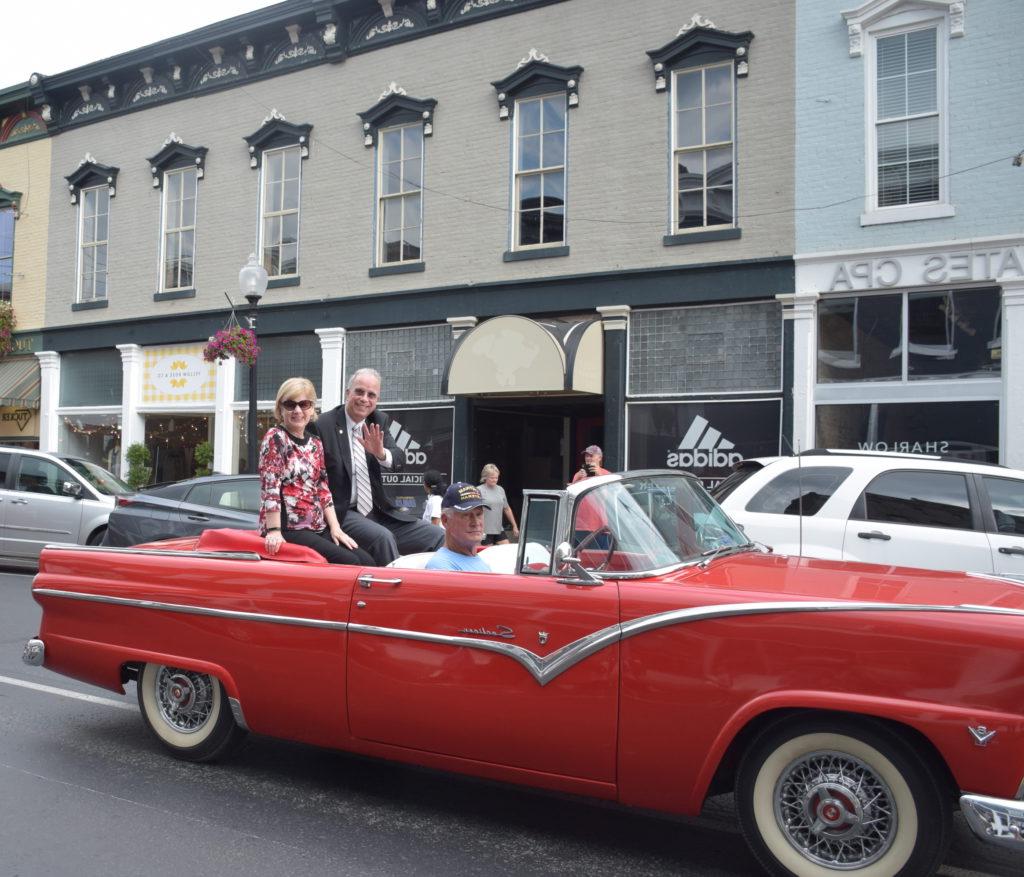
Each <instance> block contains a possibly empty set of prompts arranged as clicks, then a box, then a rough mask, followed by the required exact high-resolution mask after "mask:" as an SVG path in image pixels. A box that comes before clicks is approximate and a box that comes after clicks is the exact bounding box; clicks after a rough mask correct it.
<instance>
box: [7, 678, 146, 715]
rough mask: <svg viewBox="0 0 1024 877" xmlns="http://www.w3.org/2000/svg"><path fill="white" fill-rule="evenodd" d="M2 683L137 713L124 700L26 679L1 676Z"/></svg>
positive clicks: (133, 707)
mask: <svg viewBox="0 0 1024 877" xmlns="http://www.w3.org/2000/svg"><path fill="white" fill-rule="evenodd" d="M0 682H3V683H6V684H7V685H17V686H19V687H20V688H31V689H32V690H33V691H42V692H43V693H45V694H57V695H59V696H60V697H71V698H74V699H75V700H84V701H86V702H87V703H99V704H102V705H103V706H113V707H117V708H118V709H119V710H131V711H132V712H135V709H136V707H135V706H134V705H133V704H130V703H125V702H124V701H122V700H111V699H110V698H109V697H96V695H95V694H82V693H81V692H80V691H69V690H68V689H66V688H54V687H53V686H52V685H40V684H39V683H38V682H27V681H26V680H24V679H12V678H11V677H10V676H0Z"/></svg>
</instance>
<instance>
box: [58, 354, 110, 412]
mask: <svg viewBox="0 0 1024 877" xmlns="http://www.w3.org/2000/svg"><path fill="white" fill-rule="evenodd" d="M122 381H123V370H122V366H121V353H120V351H118V350H116V349H113V348H111V349H109V350H83V351H75V352H71V353H62V354H61V356H60V404H61V405H62V406H66V407H76V406H82V407H85V406H86V405H96V406H103V405H120V404H121V384H122Z"/></svg>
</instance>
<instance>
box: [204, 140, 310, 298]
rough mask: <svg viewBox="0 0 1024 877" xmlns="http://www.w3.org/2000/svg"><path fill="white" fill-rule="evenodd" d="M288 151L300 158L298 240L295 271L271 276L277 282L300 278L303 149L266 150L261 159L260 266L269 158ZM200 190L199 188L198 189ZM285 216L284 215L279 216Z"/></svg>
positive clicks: (296, 223) (258, 247)
mask: <svg viewBox="0 0 1024 877" xmlns="http://www.w3.org/2000/svg"><path fill="white" fill-rule="evenodd" d="M287 149H294V150H295V151H296V153H297V154H298V156H299V199H298V206H297V207H296V209H295V215H296V220H295V228H296V240H295V271H294V272H293V273H291V274H271V275H270V279H271V280H276V279H279V278H283V277H298V276H299V268H300V253H301V252H302V147H301V146H300V145H299V144H288V145H287V146H278V147H276V148H274V149H264V150H263V153H262V155H261V157H260V181H259V186H260V197H259V226H258V230H257V233H256V248H257V252H258V253H259V256H258V258H259V260H260V264H261V265H262V264H263V225H264V219H265V218H266V213H265V212H264V207H265V204H264V202H265V200H266V199H265V194H266V191H267V187H266V179H267V156H268V155H273V154H274V153H275V152H284V151H285V150H287ZM197 188H198V187H197ZM279 215H283V214H279Z"/></svg>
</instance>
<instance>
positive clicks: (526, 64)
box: [491, 49, 583, 120]
mask: <svg viewBox="0 0 1024 877" xmlns="http://www.w3.org/2000/svg"><path fill="white" fill-rule="evenodd" d="M582 75H583V68H582V67H580V66H579V65H576V66H574V67H559V66H558V65H557V64H552V63H551V62H550V61H549V60H548V59H547V56H546V55H543V54H541V53H540V52H538V51H537V50H536V49H530V51H529V54H527V56H526V57H525V58H523V60H522V61H520V62H519V64H518V65H517V66H516V69H515V70H513V71H512V72H511V73H510V74H509V75H508V76H506V77H505V78H504V79H499V80H497V81H495V82H492V83H491V85H493V86H494V90H495V91H496V92H497V93H498V118H499V119H502V120H504V119H509V118H511V116H512V113H513V110H514V108H515V102H516V99H517V98H520V97H526V96H529V95H532V94H542V93H551V92H559V91H561V92H565V95H566V98H567V102H568V105H569V106H570V107H575V106H578V105H579V102H580V76H582Z"/></svg>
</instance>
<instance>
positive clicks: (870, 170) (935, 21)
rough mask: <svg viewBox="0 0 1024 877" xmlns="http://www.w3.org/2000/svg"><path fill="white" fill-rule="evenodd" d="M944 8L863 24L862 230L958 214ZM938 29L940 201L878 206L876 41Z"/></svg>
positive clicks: (897, 12) (903, 12) (915, 10)
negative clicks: (952, 187)
mask: <svg viewBox="0 0 1024 877" xmlns="http://www.w3.org/2000/svg"><path fill="white" fill-rule="evenodd" d="M942 5H943V6H944V7H945V9H938V10H937V9H935V8H934V7H932V8H926V9H922V8H909V9H904V10H900V9H898V8H897V9H895V10H894V11H893V12H892V14H891V15H889V16H888V17H886V18H884V19H878V20H875V21H872V22H871V23H869V24H865V30H864V34H863V39H864V43H863V45H864V175H865V185H864V192H865V195H864V212H863V213H862V214H861V216H860V224H861V226H870V225H884V224H888V223H893V222H914V221H917V220H922V219H940V218H944V217H949V216H955V215H956V208H954V207H953V205H952V204H950V203H949V52H948V43H949V38H950V29H949V18H948V14H947V13H948V4H942ZM931 27H934V28H935V29H936V40H935V43H936V45H935V49H936V54H935V62H936V67H937V72H936V83H935V85H936V105H937V106H938V115H939V198H938V200H937V201H933V202H930V203H925V204H910V205H901V206H896V207H879V206H878V141H877V135H878V128H877V124H876V121H877V120H876V114H877V111H878V93H877V87H878V84H877V81H876V80H877V75H878V66H877V61H878V40H879V39H880V38H882V37H890V36H896V35H898V34H902V33H908V32H910V31H914V30H924V29H925V28H931Z"/></svg>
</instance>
